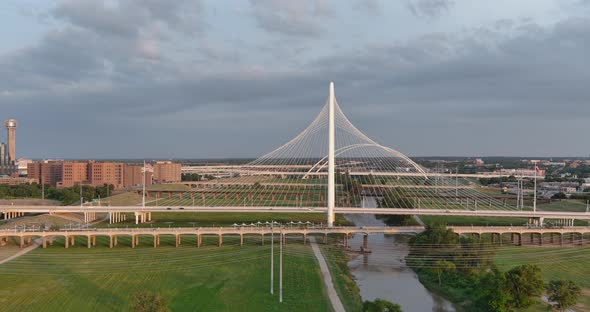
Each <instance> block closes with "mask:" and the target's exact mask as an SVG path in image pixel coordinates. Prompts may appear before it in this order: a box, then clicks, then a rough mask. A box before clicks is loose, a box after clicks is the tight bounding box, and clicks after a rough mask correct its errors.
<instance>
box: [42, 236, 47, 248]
mask: <svg viewBox="0 0 590 312" xmlns="http://www.w3.org/2000/svg"><path fill="white" fill-rule="evenodd" d="M41 240H42V241H43V248H47V238H46V237H45V236H43V237H42V238H41Z"/></svg>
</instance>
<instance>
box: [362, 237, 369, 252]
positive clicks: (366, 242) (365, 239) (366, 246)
mask: <svg viewBox="0 0 590 312" xmlns="http://www.w3.org/2000/svg"><path fill="white" fill-rule="evenodd" d="M363 249H369V235H368V234H365V235H363Z"/></svg>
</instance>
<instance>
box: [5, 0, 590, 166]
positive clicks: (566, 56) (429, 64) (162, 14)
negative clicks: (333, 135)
mask: <svg viewBox="0 0 590 312" xmlns="http://www.w3.org/2000/svg"><path fill="white" fill-rule="evenodd" d="M588 16H590V3H589V2H588V1H580V0H522V1H512V0H502V1H500V0H499V1H493V4H492V2H491V1H485V0H478V1H473V0H453V1H450V0H407V1H399V2H398V1H379V0H371V1H358V0H354V1H353V0H351V1H335V0H332V1H330V0H306V1H279V0H250V1H245V0H244V1H231V2H222V1H212V0H202V1H195V0H186V1H158V0H149V1H145V0H126V1H114V0H110V1H104V2H101V1H95V0H64V1H17V0H8V1H5V2H4V3H3V4H1V5H0V17H1V18H2V20H3V22H2V25H3V26H4V27H2V30H0V38H2V41H3V42H2V44H1V45H0V46H1V48H0V118H2V119H5V118H8V117H14V118H17V119H18V120H19V122H20V127H19V129H18V134H17V135H18V146H17V149H18V156H19V157H33V158H64V157H65V158H109V157H118V158H144V157H145V158H160V157H161V158H172V157H177V158H178V157H182V158H209V157H224V158H231V157H256V156H259V155H262V154H265V153H267V152H269V151H270V150H272V149H274V148H275V147H277V146H279V145H281V144H282V143H284V142H285V141H286V140H289V139H290V138H291V137H292V136H294V135H296V134H297V133H298V132H299V131H301V130H302V129H304V128H305V127H306V126H307V124H308V123H309V122H311V120H312V119H313V118H314V117H315V114H317V113H318V112H319V111H320V109H321V106H322V105H323V103H324V102H325V100H326V97H327V91H328V83H329V81H330V80H334V81H335V83H336V93H337V97H338V99H339V103H340V105H341V107H342V109H343V110H344V112H345V113H347V115H348V117H349V119H350V120H351V121H352V122H353V123H354V124H355V125H356V126H357V127H358V128H359V129H360V130H362V131H364V132H365V133H366V134H367V135H369V136H370V137H372V138H374V139H376V140H377V141H378V142H380V143H382V144H384V145H387V146H390V147H393V148H396V149H398V150H400V151H401V152H403V153H406V154H409V155H470V156H484V155H538V156H584V155H588V154H589V153H590V147H589V146H588V144H587V143H586V142H587V136H588V135H587V134H588V133H589V130H590V125H589V124H590V123H589V122H588V121H589V120H590V88H589V86H590V62H588V55H590V18H588ZM0 138H2V140H4V139H5V134H2V136H0Z"/></svg>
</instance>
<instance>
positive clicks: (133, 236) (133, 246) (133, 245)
mask: <svg viewBox="0 0 590 312" xmlns="http://www.w3.org/2000/svg"><path fill="white" fill-rule="evenodd" d="M131 248H135V235H131Z"/></svg>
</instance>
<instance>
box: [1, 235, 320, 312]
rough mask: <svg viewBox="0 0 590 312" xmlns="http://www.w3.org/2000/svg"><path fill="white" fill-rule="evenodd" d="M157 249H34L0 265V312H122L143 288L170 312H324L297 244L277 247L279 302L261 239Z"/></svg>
mask: <svg viewBox="0 0 590 312" xmlns="http://www.w3.org/2000/svg"><path fill="white" fill-rule="evenodd" d="M62 241H63V240H62ZM277 242H278V239H277ZM161 243H162V246H161V247H159V248H157V249H154V248H153V247H150V246H151V242H149V239H148V238H144V239H142V244H141V246H140V247H138V248H135V249H132V248H130V247H129V242H128V241H125V239H124V238H120V241H119V246H118V247H116V248H114V249H109V248H108V246H107V245H108V242H107V240H106V239H104V238H98V244H99V246H97V247H94V248H91V249H88V248H86V246H85V245H84V244H82V242H81V241H80V242H78V244H76V247H73V248H72V247H70V248H69V249H67V250H66V249H64V248H63V247H62V246H63V242H56V245H55V246H53V247H50V248H48V249H36V250H34V251H32V252H31V253H29V254H27V255H24V256H22V257H19V258H17V259H15V260H13V261H11V262H8V263H5V264H3V265H2V266H0V285H2V286H0V294H1V296H0V311H129V310H130V299H131V296H132V295H133V294H134V293H137V292H140V291H145V290H147V291H154V292H158V293H160V294H161V295H162V296H163V297H164V298H165V299H166V300H167V302H168V304H169V306H170V308H171V310H172V311H331V307H330V305H329V302H328V299H327V296H326V295H325V291H324V288H323V283H322V279H321V278H322V277H321V273H320V271H319V266H318V265H317V262H316V260H315V258H314V257H313V253H312V251H311V248H309V247H308V246H304V245H302V244H301V243H300V242H299V243H292V242H289V243H287V245H286V246H285V255H284V303H283V304H279V301H278V263H279V259H278V243H277V244H276V245H275V247H277V248H276V249H275V251H277V252H276V253H275V255H276V257H275V277H276V280H275V295H274V296H272V295H270V294H269V290H270V285H269V284H270V273H269V269H270V247H269V244H268V240H267V244H266V245H265V246H258V245H255V244H259V241H255V240H253V239H252V240H250V241H248V240H246V243H247V244H250V245H246V246H244V247H239V246H236V244H237V241H235V240H234V241H232V240H231V238H229V237H228V238H227V239H225V240H224V243H225V245H224V247H221V248H219V247H214V246H213V244H214V243H215V242H214V241H213V240H212V239H209V240H205V241H204V244H205V246H204V247H202V248H200V249H197V248H196V247H195V245H194V244H192V243H191V244H189V243H188V242H186V243H185V242H184V241H183V245H181V247H179V248H175V247H173V246H172V245H173V244H174V239H173V238H172V237H168V238H166V237H164V236H162V242H161Z"/></svg>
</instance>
